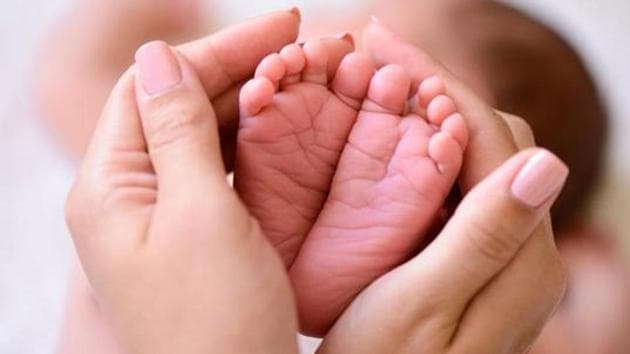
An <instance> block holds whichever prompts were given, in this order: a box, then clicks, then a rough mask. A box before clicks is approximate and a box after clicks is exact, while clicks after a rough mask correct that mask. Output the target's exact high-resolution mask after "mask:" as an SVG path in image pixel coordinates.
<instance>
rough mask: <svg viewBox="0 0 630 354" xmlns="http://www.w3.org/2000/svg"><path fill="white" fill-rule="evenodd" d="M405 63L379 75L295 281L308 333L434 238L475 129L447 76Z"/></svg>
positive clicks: (327, 322) (321, 327) (301, 257)
mask: <svg viewBox="0 0 630 354" xmlns="http://www.w3.org/2000/svg"><path fill="white" fill-rule="evenodd" d="M410 88H411V80H410V78H409V76H408V74H407V73H406V72H405V70H404V69H403V68H402V67H399V66H394V65H392V66H386V67H384V68H382V69H380V70H379V71H378V72H377V73H376V74H375V75H374V76H373V77H372V80H371V82H370V84H369V89H368V90H367V92H368V94H367V98H366V99H365V100H364V101H363V105H362V108H361V111H360V112H359V115H358V118H357V121H356V123H355V124H354V127H353V128H352V131H351V132H350V136H349V139H348V142H347V144H346V146H345V149H344V150H343V153H342V155H341V159H340V161H339V163H338V165H337V171H336V174H335V176H334V179H333V181H332V185H331V190H330V193H329V195H328V199H327V201H326V203H325V204H324V207H323V209H322V211H321V213H320V214H319V217H318V219H317V221H316V223H315V225H314V226H313V228H312V229H311V232H310V233H309V235H308V236H307V238H306V240H305V242H304V245H303V246H302V249H301V251H300V254H299V255H298V257H297V259H296V260H295V263H294V264H293V266H292V268H291V270H290V275H291V279H292V282H293V285H294V289H295V292H296V296H297V300H298V308H299V313H300V320H301V325H302V328H303V330H304V331H305V333H307V334H322V333H325V331H326V330H327V329H328V328H329V327H330V326H331V325H332V323H333V322H334V320H335V319H336V318H337V317H338V316H339V315H340V314H341V313H342V312H343V310H344V309H345V308H346V307H347V306H348V305H349V304H350V302H351V301H352V299H353V298H354V297H355V296H356V295H357V294H358V293H359V292H361V291H362V290H363V289H364V288H365V287H366V286H368V285H369V284H370V283H371V282H372V281H374V280H375V279H377V278H378V277H380V276H381V275H383V274H385V273H386V272H387V271H389V270H391V269H392V268H393V267H396V266H397V265H399V264H400V263H402V262H403V261H404V260H405V259H407V258H408V257H409V256H410V255H411V254H412V252H413V251H414V250H416V249H417V248H418V247H419V246H421V243H422V242H423V240H424V239H425V237H424V236H426V233H427V231H428V228H429V227H430V226H431V225H432V224H433V221H434V220H435V217H436V216H437V214H438V212H439V210H440V209H441V207H442V206H443V204H444V200H445V198H446V196H447V195H448V194H449V192H450V190H451V189H452V187H453V184H454V182H455V179H456V177H457V175H458V174H459V170H460V167H461V163H462V155H463V151H464V148H465V146H466V144H467V139H468V130H467V128H466V125H465V122H464V119H463V117H462V116H461V115H460V114H459V113H457V111H456V107H455V103H454V102H453V100H452V99H451V98H449V97H448V96H446V95H445V88H444V85H443V83H442V81H441V80H440V79H437V78H431V79H427V80H425V81H424V82H422V83H421V84H420V87H419V89H418V94H417V95H416V99H417V100H416V101H417V105H416V108H415V109H414V112H411V113H408V114H406V113H405V112H406V111H407V108H406V106H407V100H408V95H409V92H410Z"/></svg>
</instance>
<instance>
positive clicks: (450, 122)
mask: <svg viewBox="0 0 630 354" xmlns="http://www.w3.org/2000/svg"><path fill="white" fill-rule="evenodd" d="M440 130H441V131H443V132H445V133H448V134H449V135H451V136H452V137H453V138H454V139H455V141H457V143H458V144H459V146H460V147H461V149H462V150H465V149H466V146H467V145H468V138H469V136H468V127H467V126H466V120H465V119H464V116H462V115H461V114H460V113H454V114H451V115H450V116H448V117H447V118H446V119H445V120H444V122H443V123H442V126H441V127H440Z"/></svg>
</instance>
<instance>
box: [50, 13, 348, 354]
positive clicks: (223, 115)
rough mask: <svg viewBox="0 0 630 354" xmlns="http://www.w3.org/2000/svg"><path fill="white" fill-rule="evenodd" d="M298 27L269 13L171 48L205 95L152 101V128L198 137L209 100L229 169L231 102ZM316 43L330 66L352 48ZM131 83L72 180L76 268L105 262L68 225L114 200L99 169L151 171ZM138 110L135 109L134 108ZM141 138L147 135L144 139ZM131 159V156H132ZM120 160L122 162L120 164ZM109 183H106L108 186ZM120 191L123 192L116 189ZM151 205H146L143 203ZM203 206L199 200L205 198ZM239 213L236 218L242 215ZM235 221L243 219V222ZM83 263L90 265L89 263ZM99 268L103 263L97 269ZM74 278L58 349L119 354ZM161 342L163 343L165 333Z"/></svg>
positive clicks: (114, 101) (184, 176) (183, 174)
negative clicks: (156, 105)
mask: <svg viewBox="0 0 630 354" xmlns="http://www.w3.org/2000/svg"><path fill="white" fill-rule="evenodd" d="M299 22H300V16H299V12H298V11H297V10H296V9H292V10H290V11H281V12H276V13H272V14H269V15H265V16H260V17H256V18H253V19H250V20H247V21H246V22H244V23H242V24H240V25H236V26H233V27H230V28H227V29H225V30H223V31H220V32H218V33H215V34H212V35H210V36H208V37H206V38H203V39H200V40H197V41H194V42H190V43H187V44H184V45H182V46H180V47H178V51H179V52H180V53H181V54H182V56H183V57H185V58H186V60H184V61H185V62H188V63H189V64H190V65H191V66H192V67H193V68H194V69H195V71H196V72H197V74H198V80H199V81H200V83H201V86H203V88H204V91H205V96H206V97H207V98H205V100H204V99H203V98H202V96H204V95H199V94H198V92H197V93H195V95H196V98H194V99H193V98H192V96H191V97H189V98H190V100H191V102H188V104H189V106H187V107H185V109H182V102H181V100H180V101H179V102H178V100H175V99H174V97H172V96H173V95H170V94H169V97H171V98H170V100H171V103H172V104H168V103H167V102H168V101H169V98H161V99H160V100H162V101H163V102H162V103H161V104H160V105H161V107H162V108H160V110H164V111H167V112H170V113H164V117H161V118H160V121H161V122H163V124H164V126H163V127H160V126H158V128H159V129H160V130H164V131H167V132H166V133H164V134H166V135H168V134H169V133H168V131H169V129H170V131H172V132H174V133H173V134H175V135H176V137H177V138H178V139H179V138H182V139H184V138H185V137H184V136H183V135H185V134H186V132H191V134H192V135H191V136H190V137H189V138H193V139H198V138H196V136H197V135H198V133H197V132H196V128H195V127H198V126H203V125H204V124H205V125H206V128H207V127H208V125H209V126H213V124H216V122H215V123H212V122H210V123H208V121H207V119H206V121H205V123H204V119H203V118H204V117H201V116H196V115H195V110H199V109H202V108H203V110H205V111H206V113H207V111H208V107H207V106H208V102H207V101H208V99H209V100H210V101H211V103H212V104H211V107H212V108H213V110H214V112H213V113H211V114H210V118H209V119H210V121H212V119H213V118H214V117H216V121H217V122H218V125H219V128H220V132H221V133H220V134H221V135H220V138H221V143H222V145H224V146H223V149H222V152H223V153H224V156H223V158H224V162H225V163H226V165H228V166H230V165H231V164H232V158H231V156H232V152H233V144H232V143H233V138H234V136H235V131H236V130H235V129H236V127H237V117H238V114H237V107H238V102H237V98H238V91H239V89H240V86H241V84H242V81H244V80H246V79H247V78H249V77H251V76H252V75H253V72H254V70H255V68H256V66H257V65H258V63H259V62H260V60H261V59H262V58H263V57H265V56H266V55H267V54H269V53H271V52H276V51H278V50H280V49H281V48H282V47H283V46H285V45H286V44H288V43H291V42H293V41H294V40H295V39H296V37H297V33H298V27H299ZM261 33H262V34H264V37H261V36H260V34H261ZM323 43H324V44H325V46H326V48H327V50H328V51H329V58H331V60H332V61H341V59H342V58H343V57H344V56H345V55H346V54H347V53H349V52H350V51H352V50H353V43H350V42H348V41H344V40H340V39H335V38H330V39H325V40H324V41H323ZM185 65H188V64H185ZM188 72H191V70H188ZM329 74H330V75H332V74H333V73H332V72H331V73H329ZM193 76H194V75H193V74H192V72H191V73H190V77H193ZM192 80H193V81H195V80H196V79H194V78H192ZM132 81H133V74H132V73H131V72H129V73H127V74H125V76H124V77H123V78H122V79H121V81H120V83H119V84H118V86H117V88H116V90H115V91H114V93H113V94H112V97H111V99H110V102H109V105H108V109H107V110H106V111H105V114H104V115H103V118H102V119H101V122H100V123H99V127H98V129H97V132H96V133H95V138H94V141H93V142H92V146H91V148H90V153H89V154H88V155H87V157H86V160H85V162H84V166H83V169H82V171H83V172H82V174H81V176H80V178H79V180H78V181H77V184H76V186H75V188H74V191H73V194H72V196H71V198H70V199H69V202H68V211H69V221H70V222H71V223H72V225H75V226H74V227H73V231H77V232H75V238H76V239H77V245H78V246H79V251H80V252H81V253H82V258H83V260H84V264H85V265H86V266H87V267H88V268H89V263H91V262H100V263H107V260H106V259H105V258H103V257H105V256H104V255H98V254H96V255H93V254H92V253H95V251H94V250H91V251H90V250H82V249H81V248H82V246H81V245H84V244H86V245H92V246H93V247H98V245H95V244H94V243H92V242H91V241H89V242H85V241H83V239H84V238H85V237H92V236H86V235H85V234H84V233H83V232H80V231H79V230H78V229H77V227H79V226H76V224H77V223H80V224H82V225H84V226H85V229H86V230H90V229H91V228H93V227H94V225H95V223H96V221H97V220H96V219H97V217H96V214H97V213H98V212H99V210H100V211H101V212H102V211H103V210H102V209H103V207H104V206H103V205H101V204H103V203H105V199H106V198H105V196H106V195H107V194H108V193H109V194H113V195H114V196H115V197H114V198H111V199H116V200H117V202H119V201H118V195H119V193H118V191H119V190H121V188H119V187H124V185H121V184H118V182H120V181H118V182H116V178H118V177H115V176H113V175H112V174H111V171H108V170H104V169H103V167H104V166H109V165H112V161H113V165H115V166H118V167H124V168H127V169H128V168H131V167H134V168H135V167H138V166H134V164H144V165H143V166H142V167H147V166H146V165H147V164H148V161H150V162H151V164H150V165H151V166H153V160H152V159H151V152H152V151H151V149H150V146H149V150H148V152H149V155H146V151H147V150H146V148H147V147H146V146H144V145H142V141H141V137H142V135H141V134H143V132H141V130H140V123H139V121H140V120H139V119H140V118H139V116H138V109H137V108H135V105H136V102H135V98H134V89H133V87H132V86H133V85H132ZM198 88H199V87H198ZM147 104H149V103H147V101H143V102H140V105H141V106H142V105H147ZM169 107H170V108H169ZM204 107H205V108H204ZM180 109H181V110H180ZM178 110H179V111H178ZM211 110H212V109H211ZM140 111H141V112H142V110H140ZM155 114H160V113H155ZM191 115H192V116H191ZM206 118H208V117H206ZM189 120H190V121H189ZM130 122H132V123H130ZM145 128H146V126H145ZM177 132H179V133H177ZM158 134H162V133H158ZM180 135H182V136H180ZM145 138H147V137H146V136H145ZM212 139H214V137H212ZM212 139H210V140H212ZM171 145H175V144H171ZM121 146H122V147H125V148H127V147H129V148H132V149H131V150H129V149H128V150H129V151H127V150H124V151H121V149H119V148H120V147H121ZM158 150H160V149H158ZM125 151H127V152H129V154H124V152H125ZM134 151H135V152H134ZM213 154H214V155H216V153H215V152H210V154H209V155H207V156H206V159H208V158H216V156H214V155H213ZM132 156H136V157H137V158H136V157H132ZM140 157H141V158H140ZM127 158H128V161H127V160H126V159H127ZM187 158H189V161H192V160H190V159H191V158H194V156H188V157H187ZM201 160H203V159H201ZM117 161H118V162H120V161H123V162H124V161H126V162H125V163H123V164H118V162H117ZM182 161H183V160H182ZM174 163H175V164H174V165H173V167H174V169H171V171H174V172H177V173H178V176H176V179H179V180H180V182H181V186H182V187H183V188H184V190H186V186H187V184H188V183H189V182H188V179H189V178H190V177H189V176H188V174H189V173H191V171H187V170H186V169H185V168H184V167H183V166H182V165H181V162H180V161H179V160H177V161H174ZM203 164H204V163H203V161H202V162H201V165H203ZM206 165H207V163H206ZM110 167H111V166H110ZM228 168H229V167H228ZM175 169H176V170H175ZM115 172H117V173H118V172H124V171H118V170H116V171H115ZM150 172H154V171H150ZM206 172H208V171H206ZM206 172H204V173H206ZM214 172H217V171H214ZM221 173H223V171H220V173H218V174H221ZM122 175H123V177H120V178H121V181H122V182H125V181H127V182H132V183H135V182H138V181H136V180H133V179H131V180H126V178H127V177H128V176H129V175H124V173H122ZM131 175H133V176H136V177H142V176H144V177H147V178H149V176H150V175H151V173H148V174H144V175H143V174H131ZM125 176H127V177H125ZM156 176H157V180H158V182H160V175H159V174H158V175H154V176H153V177H151V178H152V179H155V178H156ZM144 177H142V178H144ZM112 181H113V182H112ZM134 181H135V182H134ZM205 182H206V183H207V184H209V185H212V183H213V182H212V181H211V180H205ZM112 183H114V184H113V185H112ZM164 183H165V182H160V183H159V184H160V187H164V186H165V185H164ZM164 188H166V187H164ZM122 189H123V190H124V188H122ZM206 189H207V186H206ZM155 192H156V191H155V190H154V191H153V193H154V194H155ZM157 192H158V193H157V194H158V195H159V194H160V192H161V191H160V190H158V191H157ZM206 192H207V191H206ZM171 193H173V192H171ZM203 193H204V192H198V193H194V195H195V197H194V198H196V199H192V200H191V201H190V202H187V204H189V205H187V206H185V207H186V208H187V210H189V211H191V210H190V209H194V207H193V205H194V203H195V202H194V200H197V202H198V201H199V200H200V198H201V199H204V198H203V197H204V196H205V199H208V198H214V197H215V196H214V195H208V194H203ZM230 193H231V192H230ZM177 194H178V195H179V196H180V198H181V199H180V200H182V204H183V200H184V199H185V198H187V197H188V195H186V194H184V192H182V193H179V192H178V193H177ZM188 194H190V193H188ZM161 198H162V200H161V201H160V202H165V201H163V199H164V198H163V197H161ZM230 198H232V197H230ZM228 199H229V198H228ZM232 199H233V198H232ZM151 202H153V201H152V200H151ZM205 202H207V200H206V201H205ZM123 204H124V203H123ZM237 204H238V203H237ZM147 205H151V203H148V204H147ZM156 205H157V204H156ZM217 205H218V204H217ZM112 206H114V204H109V202H108V208H107V210H106V213H104V216H105V217H107V218H110V220H109V221H108V222H110V223H113V222H114V221H112V220H111V217H112V215H113V214H112V213H113V210H114V209H116V208H113V209H112ZM148 208H149V207H148ZM148 208H147V209H148ZM238 208H240V204H238ZM121 210H122V209H121ZM192 211H194V212H195V214H194V215H200V214H202V213H203V211H202V210H192ZM192 211H191V212H192ZM206 212H207V210H206ZM239 213H241V212H239ZM115 214H116V215H120V214H122V212H120V213H119V212H116V213H115ZM164 214H166V212H164ZM175 215H181V210H180V212H178V214H175ZM211 215H213V214H204V215H203V216H200V217H199V218H197V219H200V220H207V219H208V218H209V217H210V216H211ZM240 215H241V216H242V213H241V214H240ZM135 216H138V217H143V218H145V219H146V217H147V216H146V215H135ZM131 217H133V216H131ZM131 217H128V218H131ZM187 217H188V219H189V220H193V221H199V220H196V219H192V216H187ZM103 219H105V218H103ZM114 219H116V218H114ZM151 220H152V221H153V220H155V221H157V220H158V219H157V218H151ZM166 220H174V219H173V216H164V217H163V218H162V220H161V221H160V222H162V221H166ZM219 221H221V222H225V221H226V220H223V219H220V220H219ZM241 222H245V221H244V219H243V220H242V221H241ZM99 224H100V225H101V226H102V227H104V228H105V229H107V226H104V225H107V222H106V221H99ZM194 225H195V223H190V224H189V227H190V226H194ZM180 226H181V225H180ZM152 227H153V228H152V229H151V230H153V229H154V228H155V227H154V226H152ZM215 227H216V226H215ZM118 230H119V229H118ZM176 230H177V227H175V230H174V231H176ZM140 231H142V230H140ZM145 231H146V230H145ZM136 236H137V235H136ZM129 237H131V236H129ZM188 245H190V244H188ZM184 246H185V245H183V246H182V247H184ZM88 248H89V247H88ZM88 252H92V253H88ZM91 259H95V260H94V261H92V260H91ZM98 259H100V260H98ZM210 261H211V258H208V259H206V261H205V262H210ZM200 262H201V261H200ZM101 266H103V265H102V264H101ZM204 269H205V270H207V269H208V267H201V270H204ZM120 271H123V270H120ZM76 273H77V274H76V276H75V280H74V286H73V293H72V294H71V302H70V303H69V306H68V311H67V318H66V321H65V324H64V328H63V335H62V338H61V343H60V351H61V352H63V353H73V352H77V353H80V352H84V351H85V348H90V350H91V351H92V352H99V353H100V352H102V353H113V352H122V349H121V348H120V347H119V344H118V343H116V342H117V340H116V339H115V338H114V336H113V334H112V328H111V327H112V326H111V324H110V323H109V321H107V319H106V318H105V317H104V316H103V314H104V312H106V311H102V306H100V305H101V304H100V303H99V301H94V300H95V299H94V292H93V290H92V286H91V284H88V282H87V279H86V278H85V276H84V275H83V274H82V270H81V269H78V271H77V272H76ZM93 276H94V275H93V274H91V275H90V278H92V277H93ZM91 280H92V282H93V283H95V284H94V285H96V281H95V280H97V279H91ZM171 284H174V285H175V284H179V282H178V281H171ZM175 287H176V285H175ZM97 290H98V289H97ZM97 294H98V292H97ZM200 296H201V295H200ZM96 300H98V299H96ZM289 305H290V302H289ZM290 307H291V306H287V308H290ZM105 310H107V309H105ZM241 310H243V309H241ZM200 312H203V311H200ZM250 325H251V324H250ZM291 325H292V324H291V322H289V323H287V326H291ZM209 331H210V329H209V328H207V329H206V334H207V333H208V332H209ZM166 337H167V338H168V336H166ZM239 340H241V339H239ZM156 343H157V342H156ZM243 343H245V342H243ZM261 348H262V347H261Z"/></svg>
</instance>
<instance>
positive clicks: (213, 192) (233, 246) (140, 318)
mask: <svg viewBox="0 0 630 354" xmlns="http://www.w3.org/2000/svg"><path fill="white" fill-rule="evenodd" d="M298 22H299V21H298V17H297V16H296V15H295V13H293V12H285V13H276V14H272V15H269V16H266V17H261V18H257V19H254V20H251V21H250V22H248V23H246V24H243V25H240V26H237V27H235V28H232V29H229V30H227V31H225V32H220V33H218V34H217V35H215V36H211V37H209V38H207V39H205V40H202V41H200V42H195V43H192V44H189V45H186V46H184V47H183V48H181V50H182V52H186V53H187V57H188V58H189V59H190V60H191V62H192V64H191V63H189V62H188V60H187V59H186V58H185V57H184V56H183V55H180V54H178V52H177V51H173V50H172V49H170V48H169V47H168V46H167V45H166V44H164V43H161V42H154V43H150V44H147V45H146V46H144V47H143V48H141V49H140V50H139V51H138V53H137V66H136V67H135V68H132V69H130V70H129V71H127V72H126V73H125V74H124V76H123V77H122V78H121V80H120V81H119V83H118V84H117V86H116V87H115V88H114V90H113V93H112V95H111V97H110V100H109V102H108V104H107V106H106V108H105V111H104V113H103V115H102V117H101V119H100V121H99V123H98V126H97V128H96V131H95V133H94V136H93V139H92V142H91V145H90V147H89V149H88V152H87V154H86V156H85V158H84V161H83V164H82V167H81V170H80V173H79V176H78V178H77V181H76V182H75V184H74V187H73V189H72V191H71V193H70V196H69V198H68V202H67V215H68V224H69V227H70V230H71V233H72V236H73V239H74V241H75V245H76V248H77V251H78V254H79V256H80V259H81V262H82V265H83V269H84V270H85V272H86V274H87V276H88V279H89V280H90V283H91V285H92V287H93V289H94V293H95V295H96V298H97V301H98V304H99V306H100V307H101V308H102V309H104V311H103V313H105V314H107V315H108V317H109V320H110V323H111V325H112V327H113V330H114V333H116V334H117V338H118V339H119V340H120V342H121V344H122V346H123V348H125V349H127V350H128V351H129V352H131V353H177V352H182V353H208V352H221V353H236V352H252V353H254V352H260V353H269V352H274V353H276V352H277V353H295V352H296V351H297V345H296V341H295V333H296V330H297V323H296V322H297V320H296V316H295V310H294V306H293V298H292V294H291V290H290V286H289V282H288V278H287V276H286V271H285V270H284V267H283V265H282V263H281V261H280V260H279V258H278V256H277V255H276V252H275V251H274V250H273V248H272V246H271V245H270V244H268V242H267V241H266V239H265V238H264V236H263V235H262V233H261V232H260V230H259V229H258V227H257V224H256V222H255V221H254V220H252V218H251V217H250V216H249V214H248V212H247V210H246V209H245V207H244V206H243V205H242V204H241V203H240V201H239V199H238V197H237V196H236V194H235V192H234V191H233V190H232V189H231V188H230V187H229V185H228V184H227V181H226V179H225V175H226V172H225V169H224V167H223V163H222V157H221V153H220V152H221V150H220V147H219V134H218V130H217V125H218V124H217V114H216V112H215V109H214V108H213V105H212V104H211V101H210V100H213V102H214V105H215V106H217V108H218V109H219V108H220V109H224V110H226V111H225V112H223V113H221V115H220V116H219V117H223V118H222V119H224V120H225V119H229V115H230V114H231V110H229V109H228V108H230V102H231V98H230V97H231V95H232V92H233V91H236V90H237V88H238V81H239V80H241V79H245V78H246V77H247V76H248V75H250V74H251V72H252V71H253V69H254V68H255V66H256V64H257V62H258V61H259V60H260V58H262V57H263V56H264V55H265V54H267V53H268V52H270V51H273V50H277V49H278V48H280V47H282V46H283V45H284V44H286V43H288V42H291V41H293V40H294V39H295V35H296V32H297V25H298ZM278 27H284V28H285V29H286V31H279V30H278ZM261 31H265V32H268V35H267V36H266V37H265V41H256V40H252V39H253V38H260V37H258V35H259V33H260V32H261ZM235 53H238V55H234V54H235ZM195 64H196V65H195ZM195 67H196V68H197V70H195ZM197 72H198V73H199V75H198V74H197ZM209 98H210V100H209ZM226 117H228V118H226Z"/></svg>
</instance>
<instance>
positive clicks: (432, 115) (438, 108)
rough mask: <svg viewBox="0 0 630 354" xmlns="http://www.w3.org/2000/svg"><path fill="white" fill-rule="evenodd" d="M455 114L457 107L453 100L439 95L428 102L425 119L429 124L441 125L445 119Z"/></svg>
mask: <svg viewBox="0 0 630 354" xmlns="http://www.w3.org/2000/svg"><path fill="white" fill-rule="evenodd" d="M455 112H457V107H456V106H455V102H454V101H453V99H451V98H450V97H448V96H446V95H439V96H437V97H435V98H434V99H433V100H431V102H429V106H428V107H427V118H428V120H429V122H431V123H433V124H436V125H441V124H442V122H444V120H445V119H446V117H448V116H450V115H451V114H453V113H455Z"/></svg>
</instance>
